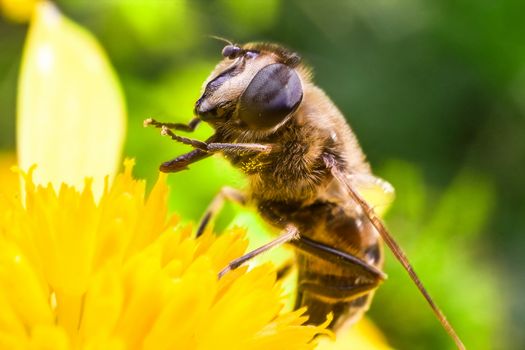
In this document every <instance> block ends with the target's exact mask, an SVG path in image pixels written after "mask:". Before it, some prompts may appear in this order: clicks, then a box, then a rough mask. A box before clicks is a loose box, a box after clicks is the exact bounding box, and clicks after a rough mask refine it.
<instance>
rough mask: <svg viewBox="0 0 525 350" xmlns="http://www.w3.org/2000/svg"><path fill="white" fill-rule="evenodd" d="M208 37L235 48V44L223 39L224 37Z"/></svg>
mask: <svg viewBox="0 0 525 350" xmlns="http://www.w3.org/2000/svg"><path fill="white" fill-rule="evenodd" d="M208 37H209V38H212V39H215V40H219V41H222V42H224V43H226V44H228V45H232V46H234V44H233V43H232V42H231V41H230V40H228V39H226V38H223V37H222V36H217V35H208Z"/></svg>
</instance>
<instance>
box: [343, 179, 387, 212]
mask: <svg viewBox="0 0 525 350" xmlns="http://www.w3.org/2000/svg"><path fill="white" fill-rule="evenodd" d="M341 175H342V174H341ZM345 178H346V179H347V180H348V183H349V184H350V185H351V186H352V188H354V189H355V190H356V191H357V193H359V195H360V196H361V197H363V199H364V200H365V201H366V202H367V203H368V204H369V205H370V206H371V207H372V208H373V209H374V212H375V213H376V214H377V215H378V216H383V214H384V213H385V212H386V211H387V210H388V208H390V206H391V205H392V202H393V201H394V198H395V191H394V187H392V185H391V184H390V183H388V182H387V181H385V180H383V179H381V178H379V177H376V176H373V175H370V174H351V175H346V176H345ZM345 192H346V191H345Z"/></svg>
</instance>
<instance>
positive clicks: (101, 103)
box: [17, 1, 126, 197]
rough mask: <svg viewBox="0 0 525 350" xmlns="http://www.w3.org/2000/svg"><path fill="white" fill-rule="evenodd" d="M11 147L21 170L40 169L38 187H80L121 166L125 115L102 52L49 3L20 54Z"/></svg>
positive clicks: (39, 10)
mask: <svg viewBox="0 0 525 350" xmlns="http://www.w3.org/2000/svg"><path fill="white" fill-rule="evenodd" d="M17 108H18V111H17V113H18V119H17V144H18V160H19V165H20V167H21V168H22V169H28V168H29V167H30V166H31V165H33V164H38V169H37V170H36V171H35V175H34V180H35V182H36V183H41V184H47V183H48V182H51V183H52V184H53V186H54V187H55V189H58V187H59V184H60V183H63V182H64V183H67V184H70V185H73V186H75V187H77V188H82V187H83V185H84V179H85V177H86V176H90V177H93V178H94V180H95V181H94V186H93V188H94V192H95V194H96V196H97V197H98V196H99V195H100V194H101V191H102V189H103V185H104V184H103V179H104V176H105V175H108V174H114V173H116V170H117V168H118V165H119V158H120V154H121V150H122V145H123V141H124V133H125V122H126V120H125V119H126V112H125V106H124V99H123V95H122V92H121V89H120V86H119V83H118V81H117V78H116V76H115V74H114V72H113V69H112V68H111V66H110V64H109V61H108V59H107V57H106V54H105V53H104V51H103V49H102V48H101V47H100V45H99V44H98V43H97V41H96V40H95V39H94V38H93V36H92V35H91V34H90V33H88V32H87V31H86V30H84V29H83V28H81V27H79V26H78V25H76V24H75V23H73V22H72V21H70V20H69V19H67V18H66V17H64V16H63V15H62V14H61V13H60V12H59V11H58V9H57V8H56V7H55V6H54V5H52V4H51V3H49V2H47V1H44V2H42V3H40V4H38V5H37V7H36V9H35V11H34V15H33V18H32V20H31V25H30V29H29V34H28V38H27V42H26V45H25V49H24V55H23V60H22V66H21V72H20V78H19V94H18V106H17Z"/></svg>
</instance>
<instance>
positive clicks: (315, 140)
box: [145, 43, 464, 349]
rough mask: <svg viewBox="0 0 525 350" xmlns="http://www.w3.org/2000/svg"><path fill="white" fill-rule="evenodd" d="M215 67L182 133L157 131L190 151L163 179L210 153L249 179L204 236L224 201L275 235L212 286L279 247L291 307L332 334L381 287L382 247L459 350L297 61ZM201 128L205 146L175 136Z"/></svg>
mask: <svg viewBox="0 0 525 350" xmlns="http://www.w3.org/2000/svg"><path fill="white" fill-rule="evenodd" d="M222 56H223V60H222V61H221V62H219V64H218V65H217V66H216V67H215V69H214V70H213V72H212V73H211V74H210V76H209V78H208V79H207V80H206V81H205V82H204V84H203V89H202V95H201V97H200V98H199V99H198V101H197V102H196V103H195V110H194V113H195V115H196V118H194V119H192V120H191V121H190V122H189V123H188V124H180V123H161V122H158V121H156V120H153V119H147V120H146V121H145V125H146V126H147V125H151V126H155V127H158V128H161V129H162V131H161V133H162V134H163V135H166V136H168V137H170V138H171V139H173V140H175V141H177V142H181V143H183V144H187V145H189V146H191V147H193V148H194V149H193V151H191V152H189V153H186V154H183V155H181V156H178V157H176V158H174V159H173V160H170V161H167V162H165V163H163V164H162V165H161V166H160V170H161V171H163V172H177V171H181V170H184V169H187V167H188V165H190V164H191V163H194V162H197V161H200V160H202V159H204V158H206V157H208V156H210V155H212V154H215V153H219V154H222V155H223V156H224V157H226V158H227V159H228V160H229V161H230V162H231V164H232V165H233V166H235V167H237V168H239V169H240V170H241V171H242V172H243V173H244V174H245V175H246V176H247V178H248V183H249V186H248V187H249V188H248V191H247V192H246V193H242V192H240V191H237V190H234V189H231V188H225V189H223V190H222V191H221V192H220V193H219V195H218V196H217V197H216V199H215V200H214V201H213V202H212V204H211V205H210V207H209V208H208V210H207V212H206V213H205V215H204V217H203V219H202V221H201V224H200V226H199V227H198V229H197V235H200V234H202V232H203V231H204V229H205V227H206V225H207V224H208V222H209V221H210V219H211V218H212V217H213V216H214V215H215V214H216V213H217V211H218V210H219V209H220V207H221V205H222V203H223V201H224V200H227V199H228V200H234V201H236V202H239V203H243V204H247V203H251V204H253V205H254V206H255V207H256V208H257V210H258V212H259V214H260V215H261V216H262V217H263V218H264V220H265V221H267V222H269V223H270V224H271V225H272V226H274V227H276V228H278V229H280V230H281V231H282V233H281V235H280V236H278V237H277V238H276V239H275V240H273V241H271V242H269V243H267V244H265V245H263V246H262V247H260V248H258V249H256V250H254V251H252V252H249V253H247V254H246V255H244V256H242V257H239V258H238V259H236V260H234V261H232V262H231V263H230V264H229V265H228V266H227V267H226V268H225V269H224V270H222V271H221V272H220V274H219V277H221V276H222V275H224V274H225V273H227V272H228V271H230V270H232V269H235V268H237V267H239V266H240V265H242V264H243V263H245V262H246V261H248V260H249V259H251V258H253V257H254V256H256V255H258V254H260V253H262V252H264V251H266V250H268V249H271V248H272V247H275V246H277V245H280V244H283V243H288V244H291V245H292V246H293V247H294V248H295V252H296V264H297V268H298V282H297V296H296V307H302V306H307V312H308V315H309V320H308V322H310V323H312V324H320V323H322V322H324V321H325V320H326V316H327V314H328V313H330V312H332V314H333V316H334V317H333V319H332V321H331V323H330V325H329V327H330V328H331V329H334V330H338V329H341V328H344V327H345V326H348V325H349V324H351V323H353V322H355V321H356V320H357V319H359V318H360V317H361V316H362V314H363V313H364V312H365V311H366V310H367V309H368V306H369V304H370V301H371V299H372V296H373V292H374V290H375V289H376V288H377V287H378V286H379V284H380V283H381V282H382V281H383V280H384V279H385V278H386V275H385V274H384V273H383V272H382V271H381V268H382V264H383V250H382V242H383V241H384V242H385V243H386V244H387V245H388V247H389V248H390V249H391V250H392V252H393V253H394V255H395V256H396V258H397V259H398V260H399V261H400V262H401V264H402V265H403V266H404V268H405V269H406V270H407V272H408V273H409V275H410V277H411V278H412V280H413V281H414V282H415V284H416V286H417V287H418V288H419V290H420V291H421V293H422V294H423V295H424V297H425V298H426V300H427V301H428V303H429V304H430V306H431V308H432V310H433V311H434V313H435V314H436V316H437V318H438V319H439V321H440V322H441V324H442V325H443V327H444V328H445V330H446V331H447V332H448V333H449V335H450V336H451V337H452V338H453V340H454V341H455V343H456V345H457V347H458V348H459V349H464V345H463V344H462V342H461V340H460V339H459V337H458V336H457V334H456V332H455V331H454V329H453V328H452V326H451V325H450V324H449V323H448V321H447V320H446V318H445V316H444V315H443V313H442V312H441V311H440V309H439V308H438V307H437V305H436V304H435V303H434V302H433V300H432V299H431V298H430V296H429V295H428V293H427V291H426V290H425V288H424V287H423V286H422V284H421V282H420V280H419V278H418V277H417V275H416V274H415V272H414V270H413V269H412V267H411V265H410V264H409V262H408V260H407V258H406V256H405V255H404V253H403V252H402V250H401V249H400V247H399V246H398V245H397V244H396V242H395V241H394V240H393V239H392V237H391V236H390V234H389V233H388V231H387V230H386V228H385V227H384V225H383V224H382V222H381V221H380V220H379V218H378V217H377V216H376V214H375V212H374V210H373V208H372V207H371V206H370V205H369V204H368V203H367V201H365V200H364V199H363V196H362V194H363V191H365V190H366V189H367V188H368V189H372V190H374V191H376V192H380V193H382V194H383V195H384V196H385V197H386V198H388V197H391V196H392V192H393V189H392V187H391V186H390V185H389V184H388V183H387V182H385V181H383V180H381V179H379V178H377V177H375V176H374V175H373V174H372V172H371V169H370V165H369V164H368V163H367V161H366V159H365V155H364V153H363V151H362V150H361V148H360V146H359V144H358V141H357V139H356V136H355V135H354V133H353V132H352V130H351V129H350V127H349V126H348V124H347V123H346V121H345V118H344V117H343V115H342V114H341V112H340V111H339V110H338V109H337V107H336V106H335V105H334V104H333V102H332V101H331V100H330V99H329V98H328V97H327V96H326V95H325V94H324V92H323V91H322V90H321V89H319V88H318V87H317V86H315V85H314V84H313V83H312V80H311V74H310V71H309V70H308V68H307V67H306V66H305V65H304V64H302V63H301V59H300V57H299V56H298V55H297V54H296V53H293V52H291V51H289V50H287V49H285V48H283V47H281V46H279V45H275V44H267V43H250V44H245V45H242V46H240V45H234V44H232V43H228V45H226V46H225V47H224V48H223V50H222ZM201 121H204V122H206V123H209V124H210V125H211V126H212V127H213V129H214V130H215V133H214V134H213V135H212V136H211V137H209V138H208V139H207V140H206V141H204V142H203V141H199V140H194V139H190V138H186V137H182V136H179V135H177V134H175V133H174V130H180V131H188V132H191V131H193V130H194V129H195V128H196V127H197V125H198V124H199V123H200V122H201Z"/></svg>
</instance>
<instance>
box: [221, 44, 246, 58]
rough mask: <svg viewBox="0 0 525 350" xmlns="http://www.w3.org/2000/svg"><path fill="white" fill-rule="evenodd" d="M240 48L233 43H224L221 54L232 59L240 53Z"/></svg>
mask: <svg viewBox="0 0 525 350" xmlns="http://www.w3.org/2000/svg"><path fill="white" fill-rule="evenodd" d="M241 51H242V50H241V48H240V47H239V46H235V45H226V46H225V47H224V48H223V49H222V55H223V56H224V57H228V58H229V59H234V58H236V57H238V56H239V54H240V53H241Z"/></svg>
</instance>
